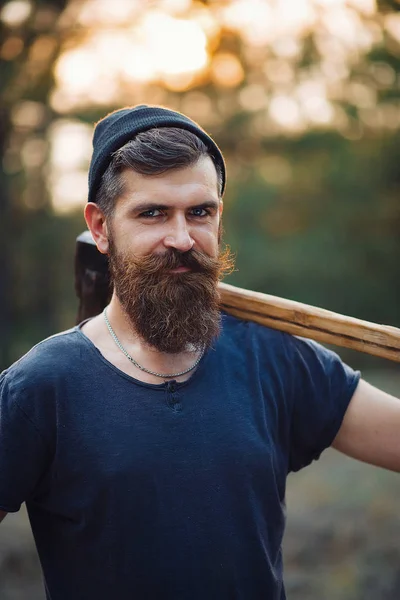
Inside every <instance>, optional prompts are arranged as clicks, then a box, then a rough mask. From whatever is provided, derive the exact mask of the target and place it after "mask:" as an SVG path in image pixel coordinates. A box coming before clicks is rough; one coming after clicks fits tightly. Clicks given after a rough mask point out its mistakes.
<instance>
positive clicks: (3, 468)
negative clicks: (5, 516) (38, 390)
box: [0, 372, 49, 512]
mask: <svg viewBox="0 0 400 600" xmlns="http://www.w3.org/2000/svg"><path fill="white" fill-rule="evenodd" d="M7 379H8V378H7V376H6V372H4V373H2V374H1V375H0V509H1V510H4V511H7V512H16V511H18V510H19V508H20V506H21V504H22V502H25V501H27V500H29V499H30V498H31V497H32V496H33V495H34V493H35V490H36V488H37V485H38V483H39V481H40V480H41V478H42V477H43V474H44V472H45V470H46V467H47V465H48V462H49V449H48V447H47V445H46V442H45V440H44V439H43V436H42V435H41V434H40V432H39V430H38V429H37V427H36V426H35V424H34V422H33V421H32V419H31V417H30V416H29V415H28V414H27V411H26V410H24V408H23V406H21V403H20V402H19V399H18V398H17V397H16V395H17V394H16V392H15V390H14V393H13V391H12V389H11V387H12V386H10V384H9V382H8V380H7ZM21 394H22V392H21Z"/></svg>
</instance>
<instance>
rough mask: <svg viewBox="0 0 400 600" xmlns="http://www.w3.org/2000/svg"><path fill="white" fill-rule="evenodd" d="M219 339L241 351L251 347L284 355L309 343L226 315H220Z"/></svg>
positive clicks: (276, 330)
mask: <svg viewBox="0 0 400 600" xmlns="http://www.w3.org/2000/svg"><path fill="white" fill-rule="evenodd" d="M221 338H222V341H223V342H225V343H232V342H234V343H235V344H236V345H238V346H239V347H242V348H243V350H247V351H248V350H249V348H250V347H251V348H252V349H253V350H256V351H264V352H268V353H270V354H276V353H278V354H284V355H289V354H292V353H293V349H294V348H295V347H296V346H297V345H300V346H301V345H302V343H303V342H304V343H305V344H308V343H309V340H302V341H300V338H296V337H295V336H293V335H290V334H289V333H285V332H283V331H280V330H278V329H272V328H271V327H266V326H265V325H259V324H258V323H254V322H253V321H245V320H243V319H239V318H237V317H233V316H232V315H229V314H227V313H222V335H221Z"/></svg>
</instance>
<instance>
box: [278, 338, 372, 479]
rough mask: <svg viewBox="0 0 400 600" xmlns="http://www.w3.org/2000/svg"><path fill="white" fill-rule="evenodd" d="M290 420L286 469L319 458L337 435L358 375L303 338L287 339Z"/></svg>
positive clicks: (316, 344) (337, 358) (332, 354)
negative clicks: (289, 371) (289, 370)
mask: <svg viewBox="0 0 400 600" xmlns="http://www.w3.org/2000/svg"><path fill="white" fill-rule="evenodd" d="M290 346H291V361H290V362H291V367H292V375H291V387H292V418H291V427H290V452H289V470H290V471H298V470H299V469H301V468H302V467H305V466H306V465H308V464H310V463H311V462H312V461H313V460H316V459H318V458H319V456H320V454H321V452H322V451H323V450H325V448H327V447H329V446H330V445H331V444H332V442H333V440H334V438H335V436H336V434H337V433H338V431H339V429H340V426H341V423H342V421H343V417H344V415H345V412H346V410H347V407H348V405H349V403H350V400H351V398H352V396H353V394H354V391H355V389H356V387H357V385H358V382H359V379H360V373H359V372H356V371H353V369H351V368H350V367H349V366H348V365H346V364H345V363H343V361H342V360H341V359H340V358H339V356H338V355H337V354H335V353H334V352H332V351H331V350H328V349H327V348H324V347H323V346H321V345H320V344H318V343H316V342H314V341H311V340H306V339H303V338H298V337H292V336H291V338H290Z"/></svg>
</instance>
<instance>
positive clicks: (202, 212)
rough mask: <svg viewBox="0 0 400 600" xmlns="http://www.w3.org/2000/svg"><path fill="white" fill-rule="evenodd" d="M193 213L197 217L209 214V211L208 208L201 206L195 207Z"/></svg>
mask: <svg viewBox="0 0 400 600" xmlns="http://www.w3.org/2000/svg"><path fill="white" fill-rule="evenodd" d="M192 214H193V215H194V216H195V217H205V216H206V215H208V212H207V211H206V209H205V208H201V207H199V208H194V209H193V210H192Z"/></svg>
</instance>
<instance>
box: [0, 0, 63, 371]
mask: <svg viewBox="0 0 400 600" xmlns="http://www.w3.org/2000/svg"><path fill="white" fill-rule="evenodd" d="M65 4H66V0H52V1H44V0H41V1H40V0H39V1H37V2H35V3H31V2H28V1H25V2H15V1H14V2H13V1H11V2H8V3H6V4H5V5H3V8H2V11H1V17H2V18H1V19H0V92H1V107H0V162H1V165H2V170H1V176H0V223H1V236H0V244H1V246H0V252H1V261H0V282H1V290H2V293H1V295H0V314H1V315H2V328H1V329H2V333H1V336H2V346H1V348H2V356H1V357H0V364H2V365H3V366H5V365H6V364H8V363H9V361H10V360H11V359H12V358H15V356H13V352H12V344H13V342H15V338H16V335H17V327H16V321H17V319H18V316H20V315H18V305H19V302H18V298H19V295H20V293H21V291H22V290H21V288H19V287H18V286H17V281H16V280H17V278H18V272H19V269H18V262H19V261H22V262H24V260H25V258H26V255H25V250H26V248H25V244H24V238H23V236H24V235H26V233H27V232H29V231H30V232H31V233H32V227H30V225H32V223H30V217H31V216H32V215H31V214H30V213H29V211H27V206H28V207H29V208H37V207H36V206H29V205H30V203H29V201H28V202H25V203H24V202H23V199H24V198H25V199H28V198H32V197H33V196H34V193H35V192H36V194H37V196H38V197H39V198H40V208H41V210H42V212H44V211H45V210H46V208H47V209H48V197H47V191H46V190H47V185H46V181H45V172H44V171H43V170H42V169H41V167H42V165H43V163H44V161H45V153H46V149H45V146H44V145H43V143H42V142H43V138H44V135H45V131H46V129H47V127H48V126H49V124H50V123H51V120H52V118H53V114H52V111H51V110H50V109H49V107H48V96H49V93H50V90H51V88H52V86H53V70H52V69H53V64H54V60H55V58H56V56H57V53H58V51H59V49H60V41H61V36H60V31H57V23H58V18H59V16H60V14H61V12H62V10H63V9H64V7H65ZM24 151H25V153H24ZM35 235H36V232H35ZM41 258H42V259H43V260H42V261H41V265H40V267H39V268H38V269H36V272H35V276H34V278H33V279H34V282H33V285H32V287H30V289H29V292H28V294H27V292H26V286H27V285H28V282H27V281H25V282H24V287H23V289H24V292H23V296H24V298H25V299H26V298H28V297H29V296H30V297H31V298H32V297H34V296H35V292H36V293H37V292H39V298H38V299H39V302H40V305H41V311H40V312H39V313H36V314H35V317H37V316H38V315H40V314H46V313H47V309H48V307H49V304H51V302H52V299H51V294H50V293H49V289H48V285H47V282H48V278H47V277H46V276H42V277H41V275H42V274H44V273H45V272H46V271H45V269H44V264H45V262H46V257H41ZM50 314H51V311H50ZM38 325H39V327H38V329H40V324H39V323H38Z"/></svg>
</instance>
